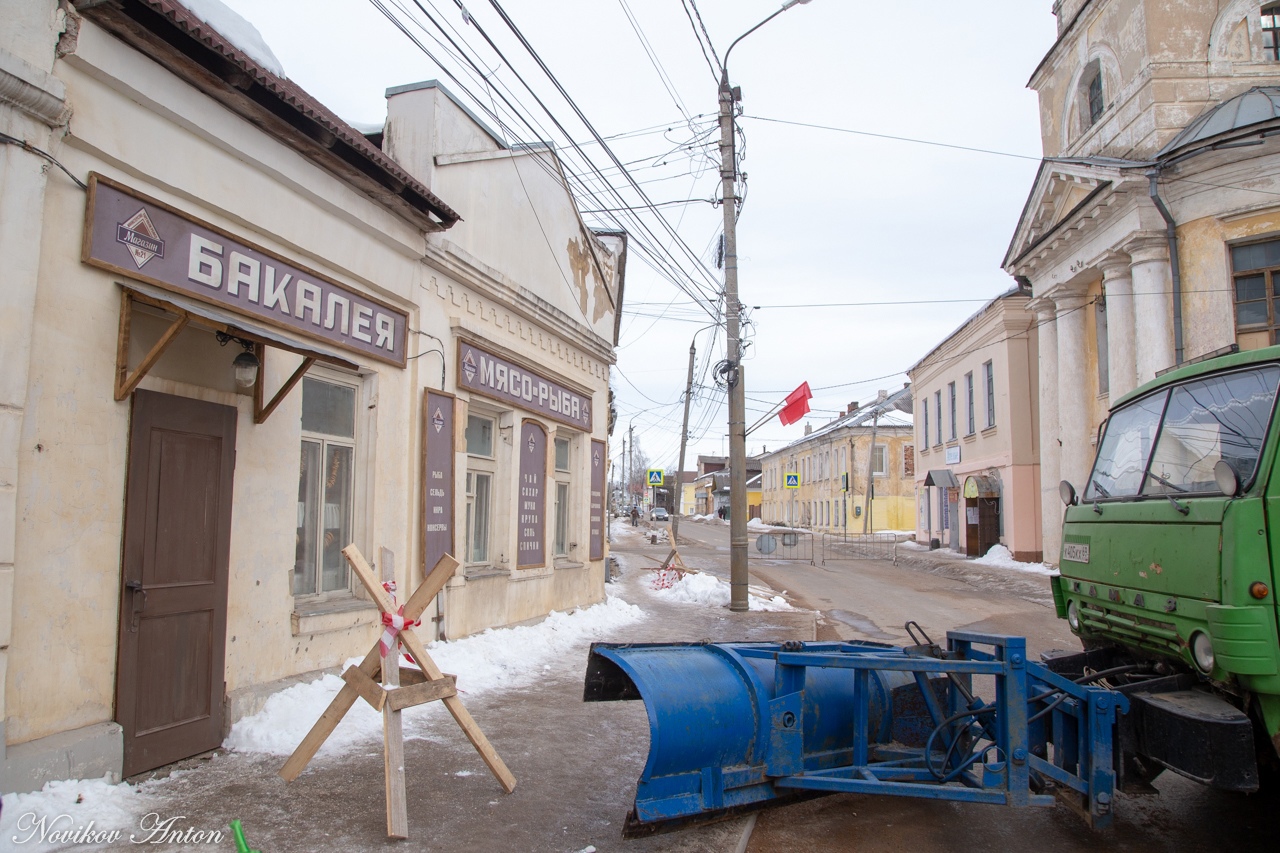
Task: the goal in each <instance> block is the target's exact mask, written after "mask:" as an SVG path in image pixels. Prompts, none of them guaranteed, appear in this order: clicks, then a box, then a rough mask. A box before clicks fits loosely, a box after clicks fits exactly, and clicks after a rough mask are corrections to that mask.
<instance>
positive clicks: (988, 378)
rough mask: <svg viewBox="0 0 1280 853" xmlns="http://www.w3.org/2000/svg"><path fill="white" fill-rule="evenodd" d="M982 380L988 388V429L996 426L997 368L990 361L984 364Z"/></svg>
mask: <svg viewBox="0 0 1280 853" xmlns="http://www.w3.org/2000/svg"><path fill="white" fill-rule="evenodd" d="M982 379H983V382H984V383H985V384H986V386H987V426H986V428H987V429H991V428H992V427H993V426H995V425H996V368H995V364H993V363H992V362H990V361H986V362H983V364H982Z"/></svg>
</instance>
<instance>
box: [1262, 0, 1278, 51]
mask: <svg viewBox="0 0 1280 853" xmlns="http://www.w3.org/2000/svg"><path fill="white" fill-rule="evenodd" d="M1262 55H1263V56H1265V57H1266V58H1267V59H1270V60H1272V61H1280V3H1272V4H1271V5H1270V6H1264V7H1263V9H1262Z"/></svg>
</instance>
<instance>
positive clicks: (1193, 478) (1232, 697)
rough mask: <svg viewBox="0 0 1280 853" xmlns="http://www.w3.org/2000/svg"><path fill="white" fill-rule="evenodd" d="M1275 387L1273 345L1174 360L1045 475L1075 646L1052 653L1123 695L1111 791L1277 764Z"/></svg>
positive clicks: (1241, 778)
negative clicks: (1078, 456)
mask: <svg viewBox="0 0 1280 853" xmlns="http://www.w3.org/2000/svg"><path fill="white" fill-rule="evenodd" d="M1233 349H1234V348H1233ZM1278 388H1280V346H1277V347H1270V348H1268V349H1263V350H1253V351H1250V352H1230V353H1228V354H1225V355H1220V356H1217V357H1214V358H1210V359H1206V360H1202V361H1199V362H1196V363H1189V364H1184V365H1182V366H1180V367H1178V368H1177V369H1175V370H1173V371H1170V372H1168V373H1166V374H1164V375H1162V376H1160V377H1157V378H1156V379H1155V380H1154V381H1152V382H1149V383H1147V384H1146V385H1143V386H1142V387H1140V388H1137V389H1136V390H1134V391H1133V392H1131V393H1129V394H1126V395H1124V396H1123V397H1121V398H1120V399H1119V400H1117V401H1116V403H1115V405H1114V406H1113V407H1112V409H1111V412H1110V415H1109V417H1108V418H1107V420H1106V421H1105V423H1104V424H1103V425H1102V426H1101V428H1100V429H1099V434H1098V441H1097V456H1096V458H1095V460H1094V464H1093V468H1092V470H1091V472H1090V474H1089V479H1088V480H1087V481H1086V482H1085V483H1084V484H1083V487H1082V488H1080V489H1079V491H1077V489H1076V488H1075V486H1074V485H1073V484H1071V483H1068V482H1067V481H1063V482H1062V484H1061V486H1060V489H1061V492H1062V498H1063V501H1064V502H1065V503H1066V505H1067V506H1066V511H1065V514H1064V520H1063V535H1062V553H1061V560H1060V563H1059V565H1060V567H1061V574H1060V575H1059V576H1057V577H1054V578H1053V581H1052V583H1053V597H1054V602H1055V605H1056V607H1057V612H1058V616H1059V617H1060V618H1063V619H1066V620H1067V621H1068V623H1069V624H1070V626H1071V629H1072V631H1073V632H1074V633H1075V634H1077V635H1078V636H1079V637H1080V639H1081V641H1082V644H1083V647H1084V651H1083V652H1082V653H1080V654H1074V655H1062V656H1060V657H1057V658H1054V659H1053V660H1052V661H1051V665H1052V666H1053V667H1054V668H1055V669H1056V670H1058V671H1060V672H1062V673H1063V674H1067V675H1069V676H1071V677H1075V678H1082V679H1086V680H1090V681H1093V682H1095V683H1100V684H1104V685H1106V686H1109V687H1112V688H1113V689H1115V690H1118V691H1120V692H1123V693H1125V694H1126V695H1128V696H1129V698H1130V703H1131V710H1130V713H1129V714H1127V715H1125V716H1124V717H1122V718H1121V724H1120V726H1119V731H1118V733H1117V746H1118V754H1119V755H1120V756H1121V758H1120V766H1119V767H1117V772H1118V774H1119V779H1118V781H1119V784H1120V787H1121V790H1138V789H1141V788H1142V787H1144V786H1146V785H1147V784H1148V783H1149V782H1150V781H1151V780H1152V779H1154V777H1155V776H1157V775H1158V774H1159V773H1161V772H1163V771H1164V770H1173V771H1175V772H1178V773H1180V774H1182V775H1184V776H1187V777H1190V778H1192V779H1195V780H1197V781H1199V782H1202V783H1204V784H1206V785H1211V786H1213V787H1216V788H1222V789H1226V790H1235V791H1254V790H1257V789H1258V788H1259V786H1260V785H1261V784H1262V783H1263V782H1264V781H1267V780H1268V778H1269V777H1271V778H1274V777H1275V776H1276V775H1277V771H1278V769H1280V758H1278V754H1280V639H1278V636H1280V635H1278V634H1277V607H1276V584H1277V581H1280V573H1277V568H1276V567H1277V564H1278V563H1280V453H1278V452H1277V445H1280V424H1278V423H1277V419H1278V418H1280V413H1277V411H1276V397H1277V389H1278ZM1273 522H1274V523H1273Z"/></svg>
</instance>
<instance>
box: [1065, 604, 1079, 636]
mask: <svg viewBox="0 0 1280 853" xmlns="http://www.w3.org/2000/svg"><path fill="white" fill-rule="evenodd" d="M1067 624H1068V625H1070V626H1071V630H1072V631H1079V630H1080V608H1079V607H1077V606H1076V603H1075V602H1074V601H1071V602H1068V603H1067Z"/></svg>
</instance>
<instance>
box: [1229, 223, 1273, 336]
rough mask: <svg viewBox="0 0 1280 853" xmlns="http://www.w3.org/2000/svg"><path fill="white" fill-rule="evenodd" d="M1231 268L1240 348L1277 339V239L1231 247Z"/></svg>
mask: <svg viewBox="0 0 1280 853" xmlns="http://www.w3.org/2000/svg"><path fill="white" fill-rule="evenodd" d="M1231 271H1232V273H1233V274H1234V280H1233V286H1232V290H1233V291H1234V296H1235V303H1236V305H1235V308H1236V340H1237V341H1238V342H1239V344H1240V348H1241V349H1257V348H1259V347H1265V346H1271V345H1272V344H1274V343H1277V342H1280V335H1278V334H1277V330H1280V316H1278V315H1280V305H1277V303H1278V302H1280V240H1268V241H1266V242H1265V243H1250V244H1248V245H1245V246H1234V247H1232V249H1231Z"/></svg>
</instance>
